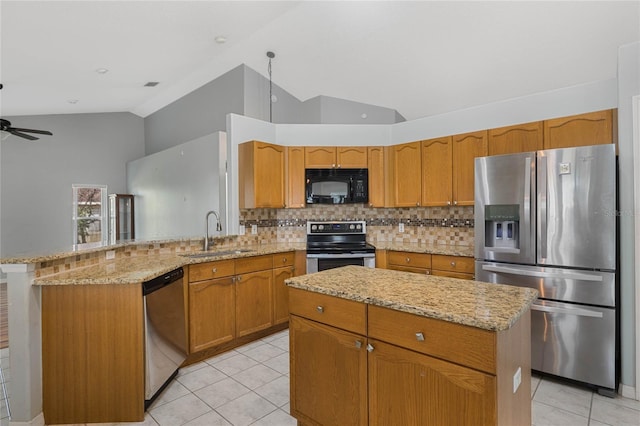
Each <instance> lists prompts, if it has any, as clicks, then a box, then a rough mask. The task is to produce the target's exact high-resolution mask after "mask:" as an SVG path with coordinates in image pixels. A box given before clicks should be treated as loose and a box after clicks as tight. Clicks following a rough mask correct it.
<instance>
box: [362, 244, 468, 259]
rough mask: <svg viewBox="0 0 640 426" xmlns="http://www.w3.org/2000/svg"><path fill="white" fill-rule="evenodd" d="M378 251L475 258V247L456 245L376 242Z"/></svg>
mask: <svg viewBox="0 0 640 426" xmlns="http://www.w3.org/2000/svg"><path fill="white" fill-rule="evenodd" d="M373 245H374V246H375V247H376V249H377V250H394V251H407V252H411V253H427V254H444V255H448V256H466V257H473V255H474V247H473V246H463V245H454V244H420V243H401V242H393V241H376V242H375V244H373Z"/></svg>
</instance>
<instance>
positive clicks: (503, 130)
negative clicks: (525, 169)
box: [489, 121, 543, 155]
mask: <svg viewBox="0 0 640 426" xmlns="http://www.w3.org/2000/svg"><path fill="white" fill-rule="evenodd" d="M542 127H543V125H542V121H536V122H534V123H525V124H518V125H516V126H508V127H500V128H498V129H490V130H489V155H503V154H516V153H518V152H528V151H538V150H541V149H543V143H542V139H543V130H542Z"/></svg>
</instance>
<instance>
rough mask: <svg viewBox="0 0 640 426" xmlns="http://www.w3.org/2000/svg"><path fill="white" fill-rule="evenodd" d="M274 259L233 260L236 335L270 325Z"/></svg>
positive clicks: (271, 323) (270, 257)
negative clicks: (234, 267) (234, 266)
mask: <svg viewBox="0 0 640 426" xmlns="http://www.w3.org/2000/svg"><path fill="white" fill-rule="evenodd" d="M272 269H273V258H272V256H271V255H264V256H253V257H244V258H240V259H236V311H235V312H236V329H237V334H238V337H241V336H246V335H247V334H251V333H254V332H256V331H259V330H263V329H265V328H269V327H271V326H272V325H273V275H272Z"/></svg>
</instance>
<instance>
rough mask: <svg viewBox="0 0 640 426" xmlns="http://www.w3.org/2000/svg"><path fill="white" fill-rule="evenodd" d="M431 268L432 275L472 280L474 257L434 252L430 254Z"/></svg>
mask: <svg viewBox="0 0 640 426" xmlns="http://www.w3.org/2000/svg"><path fill="white" fill-rule="evenodd" d="M431 268H432V269H431V273H432V274H433V275H437V276H441V277H449V278H461V279H465V280H472V279H473V277H474V274H475V259H474V258H473V257H463V256H447V255H442V254H434V255H431Z"/></svg>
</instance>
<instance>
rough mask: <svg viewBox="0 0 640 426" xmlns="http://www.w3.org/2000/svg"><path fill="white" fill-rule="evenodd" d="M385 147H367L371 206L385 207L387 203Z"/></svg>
mask: <svg viewBox="0 0 640 426" xmlns="http://www.w3.org/2000/svg"><path fill="white" fill-rule="evenodd" d="M384 151H385V147H383V146H370V147H369V148H368V149H367V164H368V168H369V207H384V206H385V205H386V201H385V194H386V192H387V191H386V182H387V179H386V178H385V177H386V174H385V171H386V169H385V165H384V160H385V154H384Z"/></svg>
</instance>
